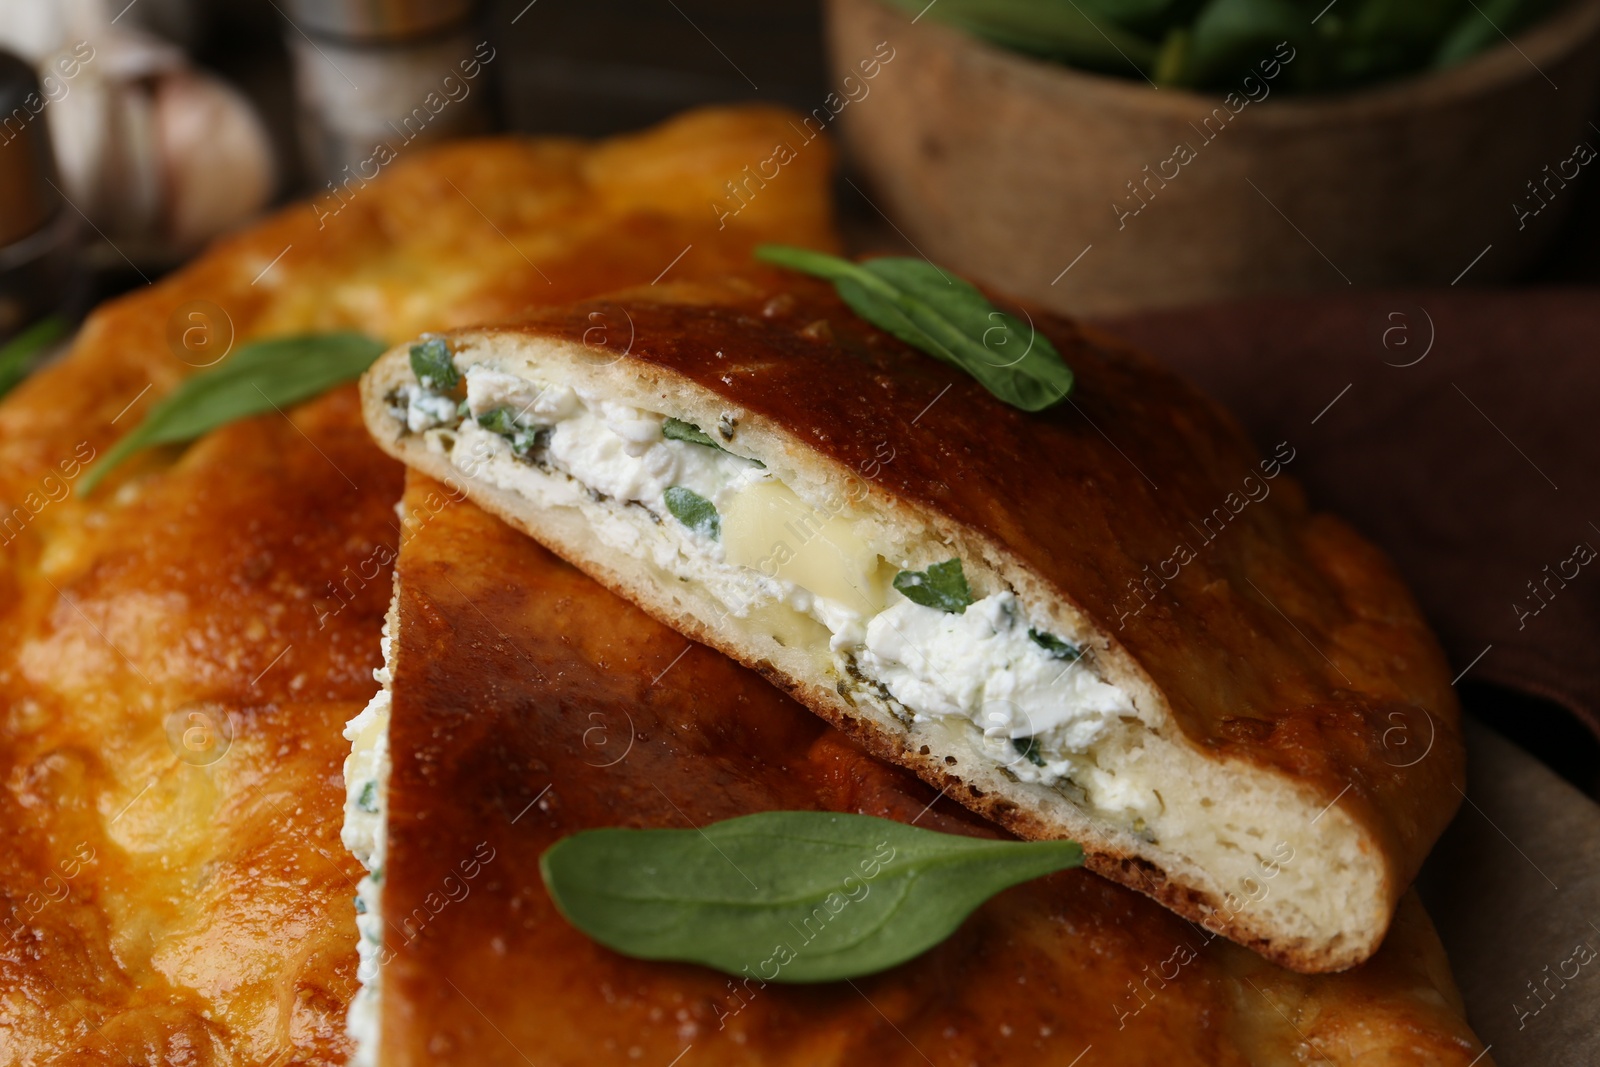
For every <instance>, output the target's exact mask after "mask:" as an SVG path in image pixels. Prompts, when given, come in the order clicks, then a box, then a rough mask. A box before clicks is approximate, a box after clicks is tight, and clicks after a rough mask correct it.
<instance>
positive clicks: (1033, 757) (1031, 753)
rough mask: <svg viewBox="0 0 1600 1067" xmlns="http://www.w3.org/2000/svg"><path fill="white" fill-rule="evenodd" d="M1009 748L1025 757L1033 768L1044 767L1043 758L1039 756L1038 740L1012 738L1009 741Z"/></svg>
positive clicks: (1032, 738) (1034, 738)
mask: <svg viewBox="0 0 1600 1067" xmlns="http://www.w3.org/2000/svg"><path fill="white" fill-rule="evenodd" d="M1011 747H1012V748H1014V749H1016V750H1017V754H1018V755H1021V756H1026V757H1027V758H1028V762H1029V763H1031V764H1033V765H1034V766H1035V767H1043V766H1044V757H1043V756H1041V755H1039V739H1038V738H1037V737H1013V738H1012V739H1011Z"/></svg>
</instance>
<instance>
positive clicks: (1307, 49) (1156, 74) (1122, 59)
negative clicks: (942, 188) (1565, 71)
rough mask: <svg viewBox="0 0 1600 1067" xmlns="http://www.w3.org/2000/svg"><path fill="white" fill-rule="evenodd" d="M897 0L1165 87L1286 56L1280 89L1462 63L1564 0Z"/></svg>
mask: <svg viewBox="0 0 1600 1067" xmlns="http://www.w3.org/2000/svg"><path fill="white" fill-rule="evenodd" d="M890 2H891V3H892V4H894V5H895V6H896V7H899V8H901V9H902V10H904V11H908V12H910V13H911V14H912V15H917V14H919V13H921V12H923V11H924V9H926V17H927V18H929V19H936V20H939V21H942V22H945V23H947V24H949V25H951V26H954V27H956V28H958V29H961V30H964V31H966V32H968V33H971V34H972V35H974V36H976V37H980V38H982V39H983V40H986V41H989V42H990V43H992V44H996V45H999V46H1001V47H1003V48H1009V49H1012V50H1013V51H1017V52H1023V53H1026V54H1028V55H1032V56H1037V57H1039V58H1041V59H1048V60H1054V61H1056V62H1059V63H1064V64H1066V65H1068V66H1073V67H1079V68H1081V69H1084V70H1092V71H1097V72H1099V73H1103V74H1117V75H1123V76H1126V77H1130V78H1145V79H1148V80H1150V81H1152V82H1153V83H1155V84H1156V85H1163V86H1164V85H1173V86H1184V87H1187V88H1193V89H1223V90H1226V89H1237V88H1239V87H1240V82H1241V81H1242V79H1243V78H1245V77H1246V76H1249V75H1252V74H1256V73H1258V65H1259V64H1260V63H1261V62H1262V61H1264V60H1265V61H1270V60H1273V59H1274V58H1276V59H1277V60H1280V61H1281V60H1283V57H1284V55H1285V54H1287V55H1289V56H1292V57H1293V58H1292V61H1290V62H1285V63H1283V65H1282V66H1283V69H1282V78H1281V79H1280V80H1279V81H1278V82H1277V87H1278V88H1283V89H1287V90H1290V91H1295V92H1327V91H1332V90H1338V89H1348V88H1353V87H1355V86H1360V85H1367V84H1370V83H1373V82H1378V81H1383V80H1385V79H1387V78H1394V77H1398V76H1401V75H1404V74H1410V73H1417V72H1422V71H1428V70H1439V69H1442V68H1444V67H1448V66H1451V65H1452V64H1455V63H1459V62H1461V61H1462V60H1464V59H1468V58H1470V57H1471V56H1474V55H1476V54H1478V53H1479V52H1481V51H1483V50H1484V49H1486V48H1488V47H1490V46H1491V45H1494V44H1496V43H1498V42H1500V41H1502V40H1504V39H1505V38H1506V36H1508V35H1511V34H1515V33H1517V32H1518V31H1520V30H1523V29H1526V28H1527V27H1528V26H1530V25H1532V24H1533V23H1534V22H1536V21H1538V20H1539V19H1540V18H1542V17H1543V16H1544V15H1546V14H1548V13H1550V12H1551V11H1553V10H1555V9H1556V8H1557V7H1559V6H1560V5H1561V2H1562V0H1332V2H1331V3H1330V2H1329V0H939V2H938V3H936V4H933V5H931V6H929V5H927V3H926V0H890ZM1280 43H1282V44H1286V45H1287V46H1288V49H1289V51H1288V52H1287V53H1284V52H1280V51H1278V46H1279V45H1280Z"/></svg>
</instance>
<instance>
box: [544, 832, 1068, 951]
mask: <svg viewBox="0 0 1600 1067" xmlns="http://www.w3.org/2000/svg"><path fill="white" fill-rule="evenodd" d="M1082 862H1083V850H1082V849H1081V848H1079V847H1078V845H1077V844H1076V843H1074V842H1072V841H995V840H990V839H986V838H979V837H963V836H959V835H955V834H941V833H936V832H934V831H932V830H919V829H917V828H916V827H914V826H908V825H906V824H904V823H898V822H894V821H892V820H889V819H879V818H874V817H871V816H867V815H846V814H839V813H834V812H823V811H768V812H762V813H761V814H758V815H746V816H743V817H741V818H737V819H729V820H727V821H725V822H719V823H713V824H711V825H709V826H706V827H704V828H703V829H699V830H624V829H606V830H587V831H584V832H582V833H578V834H574V835H572V836H570V837H566V838H563V839H562V840H560V841H557V842H556V843H555V844H554V845H552V846H551V847H550V848H549V849H547V850H546V851H545V853H544V855H543V856H541V857H540V858H539V871H540V874H541V875H543V877H544V884H545V888H546V889H548V890H549V891H550V897H551V899H552V900H553V901H554V902H555V905H556V907H557V908H559V909H560V911H561V914H562V915H564V916H566V918H567V921H569V922H571V923H572V925H573V926H576V927H577V928H578V929H579V930H581V931H583V932H584V933H585V934H587V935H589V936H590V937H592V938H593V939H594V940H596V941H598V942H600V943H601V944H603V945H606V946H607V947H609V948H612V949H615V950H616V951H618V952H621V953H623V954H624V955H628V956H634V957H638V958H640V959H649V960H682V961H685V962H689V963H701V964H705V965H706V966H708V967H715V968H716V969H718V970H720V971H723V972H725V973H728V974H733V975H754V976H756V977H757V978H760V979H761V980H763V981H772V982H830V981H836V980H838V979H842V978H854V977H858V976H860V975H865V974H872V973H874V972H876V971H881V970H884V969H885V968H888V967H893V966H894V965H895V964H897V963H903V962H905V961H906V960H908V959H911V958H912V957H913V956H917V955H919V954H921V953H922V952H924V951H926V950H927V949H929V948H932V947H933V946H934V945H936V944H938V943H939V942H940V941H943V940H944V939H945V938H947V937H949V936H950V935H951V934H952V933H954V932H955V930H956V928H957V927H959V926H960V925H961V923H962V921H963V920H964V919H965V918H966V917H967V916H968V915H970V914H971V913H972V911H973V910H974V909H975V908H977V907H978V905H980V904H982V903H983V902H984V901H986V900H988V899H989V898H990V897H992V896H994V895H995V894H996V893H998V892H1000V891H1001V890H1003V889H1007V888H1010V887H1011V886H1014V885H1017V884H1019V883H1022V882H1027V881H1031V880H1032V879H1034V878H1038V877H1041V876H1043V875H1046V874H1050V873H1052V872H1054V871H1059V870H1065V869H1066V868H1069V867H1076V866H1079V865H1080V864H1081V863H1082Z"/></svg>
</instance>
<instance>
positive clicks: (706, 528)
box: [665, 485, 722, 541]
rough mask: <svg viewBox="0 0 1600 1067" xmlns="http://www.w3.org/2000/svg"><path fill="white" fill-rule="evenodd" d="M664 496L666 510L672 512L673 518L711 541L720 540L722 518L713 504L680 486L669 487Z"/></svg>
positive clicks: (691, 490)
mask: <svg viewBox="0 0 1600 1067" xmlns="http://www.w3.org/2000/svg"><path fill="white" fill-rule="evenodd" d="M665 496H666V500H667V510H668V511H670V512H672V515H673V518H675V519H677V520H678V521H679V522H681V523H683V524H684V525H685V526H687V527H689V529H691V530H695V531H697V532H699V533H703V534H705V535H706V536H707V537H709V538H711V539H712V540H713V541H717V540H721V538H722V517H721V516H720V515H718V514H717V508H716V505H715V504H713V503H711V501H709V500H707V499H706V498H705V497H703V496H701V495H700V494H699V493H697V492H695V491H694V490H693V489H685V488H684V487H683V486H681V485H674V486H672V487H670V488H669V489H668V490H667V491H666V494H665Z"/></svg>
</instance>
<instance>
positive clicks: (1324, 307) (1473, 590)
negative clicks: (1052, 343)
mask: <svg viewBox="0 0 1600 1067" xmlns="http://www.w3.org/2000/svg"><path fill="white" fill-rule="evenodd" d="M1100 325H1102V326H1104V327H1105V328H1107V329H1109V330H1111V331H1112V332H1115V333H1117V334H1120V335H1121V336H1123V337H1126V338H1127V339H1128V340H1130V341H1132V342H1134V343H1135V344H1137V345H1139V346H1140V347H1142V348H1144V349H1145V350H1146V351H1149V352H1150V353H1152V354H1153V355H1155V356H1157V357H1160V358H1161V359H1163V360H1165V361H1166V362H1167V363H1169V364H1170V365H1172V366H1173V367H1175V368H1176V369H1178V370H1179V371H1181V372H1183V373H1185V374H1187V375H1189V377H1190V378H1191V379H1193V380H1195V381H1197V382H1198V383H1199V384H1200V385H1201V386H1202V387H1203V388H1204V389H1206V390H1207V391H1208V392H1210V393H1211V395H1212V396H1214V397H1216V398H1217V399H1219V400H1221V401H1222V402H1223V403H1224V404H1226V405H1227V406H1228V407H1229V408H1231V409H1232V410H1233V412H1234V413H1235V414H1236V415H1238V417H1239V418H1240V420H1241V421H1242V422H1243V423H1244V425H1245V428H1246V429H1247V430H1248V431H1249V432H1250V434H1251V435H1252V436H1253V437H1254V439H1255V441H1256V443H1257V445H1259V446H1261V447H1263V448H1265V449H1267V450H1270V449H1271V448H1272V447H1273V446H1275V445H1276V444H1277V443H1278V442H1279V441H1288V442H1289V443H1290V444H1291V445H1292V446H1293V447H1294V448H1295V449H1296V452H1297V455H1296V458H1295V460H1294V462H1293V464H1292V465H1291V467H1290V472H1291V473H1292V474H1294V475H1295V476H1296V477H1298V478H1299V479H1300V481H1301V483H1302V484H1303V485H1304V486H1305V487H1306V489H1307V491H1308V492H1309V494H1310V496H1311V500H1312V503H1313V505H1314V506H1316V507H1318V508H1319V509H1326V510H1329V511H1333V512H1336V513H1338V514H1340V515H1342V516H1344V517H1345V518H1346V519H1348V520H1349V521H1351V522H1352V523H1354V524H1355V525H1356V527H1358V528H1359V529H1360V530H1362V531H1363V532H1364V533H1365V534H1367V536H1369V537H1371V538H1372V539H1373V540H1375V541H1376V542H1377V543H1378V544H1380V545H1382V546H1383V547H1384V549H1385V550H1387V551H1388V552H1389V553H1390V555H1391V556H1392V557H1393V559H1394V560H1395V563H1396V564H1397V565H1398V566H1399V568H1400V570H1401V572H1402V573H1403V574H1404V575H1405V577H1406V579H1407V581H1409V582H1410V583H1411V587H1412V589H1413V590H1414V591H1415V592H1416V595H1417V598H1418V599H1419V600H1420V601H1421V602H1422V606H1423V609H1424V610H1425V611H1426V613H1427V615H1428V618H1429V620H1430V621H1431V622H1432V623H1433V625H1434V627H1435V629H1436V631H1437V632H1438V634H1439V636H1440V638H1441V640H1442V641H1443V642H1444V646H1445V650H1446V651H1447V652H1448V653H1449V656H1450V661H1451V663H1452V664H1453V669H1454V670H1455V671H1458V672H1461V673H1462V674H1463V675H1465V676H1467V677H1468V678H1469V679H1476V680H1482V681H1488V682H1493V683H1497V684H1500V685H1503V686H1507V687H1510V688H1513V689H1520V690H1523V691H1525V692H1528V693H1531V694H1534V695H1536V696H1539V697H1543V698H1546V699H1550V700H1554V701H1556V702H1558V703H1560V704H1562V705H1564V706H1565V707H1567V708H1568V709H1570V710H1571V711H1572V712H1573V713H1574V714H1576V715H1577V716H1579V717H1580V718H1581V719H1582V720H1583V721H1584V723H1585V724H1587V726H1588V727H1589V728H1590V729H1591V730H1592V731H1594V732H1595V733H1596V735H1600V555H1597V550H1600V289H1589V288H1586V289H1575V288H1568V289H1532V290H1502V291H1485V290H1476V291H1475V290H1466V289H1451V290H1444V291H1438V290H1429V291H1415V292H1389V293H1384V292H1378V293H1350V294H1341V295H1338V296H1331V297H1329V296H1321V297H1316V298H1294V299H1276V300H1253V301H1248V302H1241V303H1233V304H1226V305H1220V306H1207V307H1203V308H1195V309H1189V310H1181V311H1169V312H1161V313H1155V314H1146V315H1142V316H1140V317H1137V318H1132V319H1121V320H1116V321H1112V322H1104V323H1101V324H1100Z"/></svg>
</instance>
